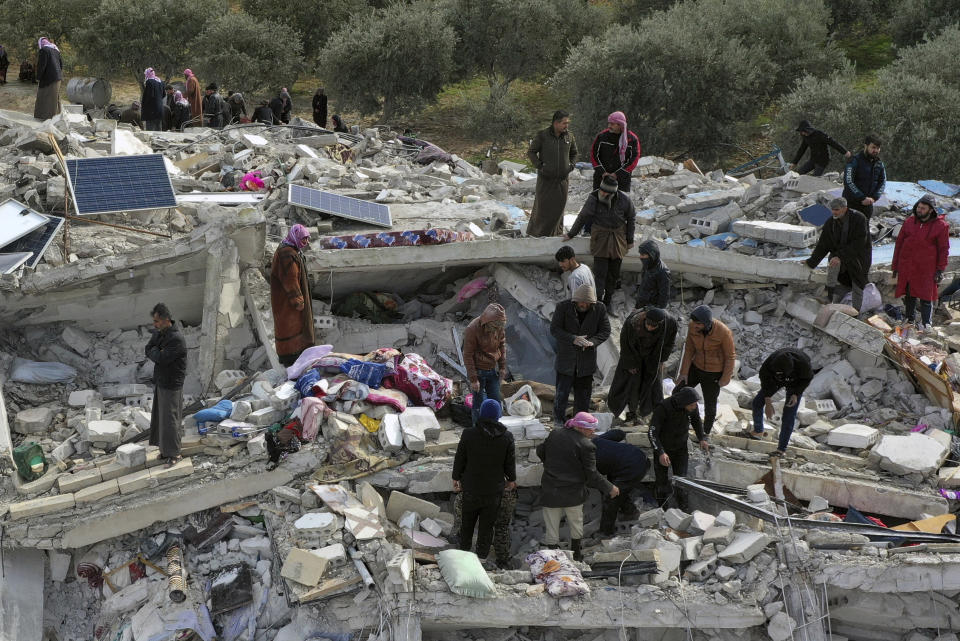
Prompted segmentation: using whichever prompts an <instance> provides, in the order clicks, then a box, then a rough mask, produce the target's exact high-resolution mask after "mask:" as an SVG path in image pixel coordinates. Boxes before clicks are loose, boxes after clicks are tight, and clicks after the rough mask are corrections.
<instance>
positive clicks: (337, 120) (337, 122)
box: [333, 114, 350, 134]
mask: <svg viewBox="0 0 960 641" xmlns="http://www.w3.org/2000/svg"><path fill="white" fill-rule="evenodd" d="M333 130H334V131H335V132H337V133H342V134H345V133H347V132H349V131H350V130H349V129H347V125H346V124H344V122H343V118H341V117H340V114H333Z"/></svg>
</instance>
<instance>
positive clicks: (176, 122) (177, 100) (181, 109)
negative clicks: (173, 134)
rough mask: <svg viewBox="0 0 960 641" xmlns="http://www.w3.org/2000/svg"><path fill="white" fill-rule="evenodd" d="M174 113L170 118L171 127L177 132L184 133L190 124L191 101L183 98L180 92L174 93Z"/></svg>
mask: <svg viewBox="0 0 960 641" xmlns="http://www.w3.org/2000/svg"><path fill="white" fill-rule="evenodd" d="M171 109H172V111H173V113H172V115H171V118H170V127H171V129H175V130H177V131H182V130H183V128H184V127H185V126H186V124H187V123H188V122H190V118H191V116H190V101H189V100H187V99H186V98H184V97H183V93H181V92H180V91H174V92H173V107H171Z"/></svg>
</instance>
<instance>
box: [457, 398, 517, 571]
mask: <svg viewBox="0 0 960 641" xmlns="http://www.w3.org/2000/svg"><path fill="white" fill-rule="evenodd" d="M501 415H502V409H501V407H500V401H499V400H495V399H492V398H488V399H487V400H485V401H484V402H483V405H482V406H481V407H480V411H479V420H478V421H477V423H476V425H475V426H474V427H471V428H468V429H466V430H464V431H463V435H462V436H461V437H460V443H459V444H458V445H457V454H456V456H454V458H453V491H454V492H460V493H461V494H462V498H461V501H462V502H461V504H460V505H461V507H460V510H461V514H460V549H461V550H470V548H471V547H472V546H473V531H474V528H475V527H476V528H477V556H478V557H480V560H481V561H484V560H485V559H486V558H487V555H488V554H490V544H491V543H492V542H493V528H494V524H495V523H496V521H497V517H498V511H499V508H500V501H501V498H502V496H503V493H504V491H505V490H513V489H515V488H516V487H517V466H516V446H515V445H514V442H513V434H511V433H510V432H509V431H507V428H506V427H505V426H504V425H503V423H501V422H500V416H501ZM478 521H479V527H477V523H478ZM498 561H499V559H498Z"/></svg>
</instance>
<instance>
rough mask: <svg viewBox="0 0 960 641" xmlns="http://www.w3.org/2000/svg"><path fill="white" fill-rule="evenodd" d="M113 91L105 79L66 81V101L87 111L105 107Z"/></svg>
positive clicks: (72, 79)
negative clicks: (81, 106)
mask: <svg viewBox="0 0 960 641" xmlns="http://www.w3.org/2000/svg"><path fill="white" fill-rule="evenodd" d="M112 93H113V91H112V89H111V88H110V81H109V80H106V79H105V78H82V77H77V78H70V80H68V81H67V99H68V100H70V102H73V103H77V104H80V105H83V106H84V107H85V108H87V109H93V108H95V107H106V106H107V105H108V104H110V96H111V95H112Z"/></svg>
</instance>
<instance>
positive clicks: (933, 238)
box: [893, 194, 950, 327]
mask: <svg viewBox="0 0 960 641" xmlns="http://www.w3.org/2000/svg"><path fill="white" fill-rule="evenodd" d="M949 253H950V227H949V225H947V222H946V221H945V220H944V219H943V216H938V215H937V209H936V201H935V200H934V199H933V196H930V195H929V194H927V195H925V196H923V197H922V198H921V199H920V200H918V201H917V203H916V204H915V205H914V206H913V214H912V215H911V216H908V217H907V219H906V220H904V221H903V226H902V227H901V228H900V233H899V234H898V235H897V245H896V247H895V248H894V250H893V275H894V277H896V279H897V293H896V295H897V296H898V297H899V296H903V302H904V304H905V305H906V307H907V310H906V311H907V321H908V322H911V323H912V322H913V321H914V314H915V313H916V309H917V299H918V298H919V299H920V325H921V327H924V326H926V327H929V326H930V323H931V320H932V316H933V301H935V300H937V286H938V285H939V284H940V281H941V280H943V270H944V269H946V268H947V256H948V254H949Z"/></svg>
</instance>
